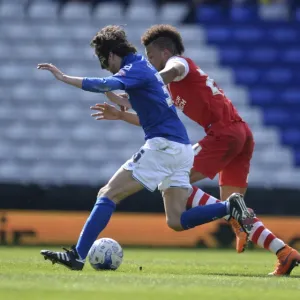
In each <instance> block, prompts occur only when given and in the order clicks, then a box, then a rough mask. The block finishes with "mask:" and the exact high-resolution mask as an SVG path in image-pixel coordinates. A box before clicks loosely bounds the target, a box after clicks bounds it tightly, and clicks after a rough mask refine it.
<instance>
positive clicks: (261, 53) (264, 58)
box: [247, 47, 280, 63]
mask: <svg viewBox="0 0 300 300" xmlns="http://www.w3.org/2000/svg"><path fill="white" fill-rule="evenodd" d="M279 55H280V53H279V51H278V50H277V49H274V48H272V47H267V48H254V49H253V48H251V49H250V50H249V51H248V53H247V60H248V61H249V62H259V63H266V62H274V61H276V60H277V58H278V56H279Z"/></svg>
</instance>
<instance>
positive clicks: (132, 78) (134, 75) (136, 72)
mask: <svg viewBox="0 0 300 300" xmlns="http://www.w3.org/2000/svg"><path fill="white" fill-rule="evenodd" d="M144 73H145V72H144V71H143V69H142V68H141V69H140V68H138V67H137V66H133V65H132V64H129V65H127V66H125V67H124V68H122V69H121V70H120V71H119V72H118V73H116V74H115V75H113V77H114V78H115V79H117V80H118V81H120V82H121V83H122V84H123V85H124V86H125V90H127V89H134V88H138V87H141V86H143V85H144V84H145V82H146V80H147V76H146V74H144Z"/></svg>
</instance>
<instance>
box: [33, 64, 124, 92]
mask: <svg viewBox="0 0 300 300" xmlns="http://www.w3.org/2000/svg"><path fill="white" fill-rule="evenodd" d="M37 68H38V69H40V70H47V71H50V72H51V73H52V74H53V75H54V77H55V78H56V79H58V80H60V81H62V82H64V83H67V84H70V85H73V86H75V87H78V88H80V89H83V90H85V91H89V92H94V93H105V92H109V91H113V90H124V84H123V83H122V82H121V81H119V80H117V79H116V78H114V77H113V76H110V77H106V78H90V77H73V76H68V75H66V74H64V73H63V72H62V71H61V70H59V69H58V68H57V67H56V66H54V65H52V64H48V63H47V64H38V66H37Z"/></svg>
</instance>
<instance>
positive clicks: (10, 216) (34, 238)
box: [0, 210, 300, 248]
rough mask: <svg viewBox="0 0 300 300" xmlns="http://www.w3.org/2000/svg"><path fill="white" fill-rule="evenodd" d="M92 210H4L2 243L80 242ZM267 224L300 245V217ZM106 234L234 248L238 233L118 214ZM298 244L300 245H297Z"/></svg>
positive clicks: (135, 241) (137, 242) (218, 225)
mask: <svg viewBox="0 0 300 300" xmlns="http://www.w3.org/2000/svg"><path fill="white" fill-rule="evenodd" d="M87 217H88V212H62V211H20V210H3V211H0V245H42V244H43V245H45V244H47V245H71V244H74V243H76V241H77V238H78V236H79V233H80V231H81V229H82V226H83V224H84V222H85V220H86V218H87ZM261 219H262V221H263V222H264V223H265V225H266V226H267V227H268V228H269V229H270V230H272V231H273V232H274V233H275V234H276V235H277V236H278V237H280V238H282V239H283V240H284V241H285V242H287V243H289V244H290V245H292V246H295V247H300V232H299V228H300V218H298V217H269V216H264V217H261ZM101 236H102V237H111V238H113V239H116V240H117V241H119V242H120V244H121V245H123V246H126V245H128V246H150V247H203V248H231V247H234V243H235V236H234V234H233V232H232V231H231V228H230V227H229V226H228V224H227V223H226V222H225V221H223V220H218V221H215V222H211V223H208V224H205V225H203V226H200V227H197V228H194V229H191V230H188V231H184V232H175V231H172V230H171V229H169V228H168V227H167V225H166V221H165V216H164V214H161V213H148V214H145V213H144V214H143V213H140V214H138V213H116V214H114V215H113V217H112V219H111V222H110V224H109V226H108V227H107V228H106V229H105V230H104V231H103V232H102V234H101ZM296 244H298V245H296Z"/></svg>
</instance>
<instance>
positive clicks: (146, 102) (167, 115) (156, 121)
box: [113, 54, 190, 144]
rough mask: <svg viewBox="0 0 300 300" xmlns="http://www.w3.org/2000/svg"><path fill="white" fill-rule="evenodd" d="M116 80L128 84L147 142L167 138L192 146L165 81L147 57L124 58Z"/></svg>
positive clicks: (132, 104)
mask: <svg viewBox="0 0 300 300" xmlns="http://www.w3.org/2000/svg"><path fill="white" fill-rule="evenodd" d="M113 77H114V78H115V79H117V80H119V81H120V82H121V83H122V84H123V85H124V89H125V91H126V93H127V94H128V95H129V101H130V103H131V106H132V108H133V109H134V110H135V111H136V113H137V115H138V117H139V120H140V124H141V126H142V127H143V129H144V132H145V139H146V140H147V139H151V138H154V137H163V138H166V139H168V140H170V141H174V142H178V143H182V144H190V141H189V138H188V134H187V132H186V129H185V127H184V125H183V123H182V122H181V120H180V119H179V117H178V115H177V112H176V109H175V106H174V105H173V103H172V99H171V96H170V94H169V92H168V90H167V88H166V86H165V85H164V82H163V79H162V78H161V76H160V74H159V73H158V72H157V70H156V69H155V68H154V67H153V66H152V65H151V64H150V63H149V62H148V61H147V60H146V59H145V57H143V56H142V55H139V54H130V55H128V56H126V57H124V59H123V61H122V65H121V69H120V71H119V72H118V73H117V74H115V75H113Z"/></svg>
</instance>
